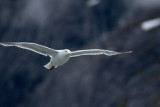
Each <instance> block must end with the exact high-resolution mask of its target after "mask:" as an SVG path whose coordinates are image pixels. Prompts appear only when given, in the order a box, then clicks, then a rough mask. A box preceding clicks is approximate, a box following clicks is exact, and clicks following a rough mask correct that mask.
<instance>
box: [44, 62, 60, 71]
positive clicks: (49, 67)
mask: <svg viewBox="0 0 160 107" xmlns="http://www.w3.org/2000/svg"><path fill="white" fill-rule="evenodd" d="M44 67H45V68H47V69H49V70H50V69H51V68H53V67H54V68H57V66H53V65H52V64H51V62H49V63H48V64H46V65H44Z"/></svg>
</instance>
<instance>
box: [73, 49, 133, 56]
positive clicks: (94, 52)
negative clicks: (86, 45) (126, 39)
mask: <svg viewBox="0 0 160 107" xmlns="http://www.w3.org/2000/svg"><path fill="white" fill-rule="evenodd" d="M131 52H132V51H128V52H115V51H109V50H102V49H88V50H79V51H73V52H71V57H76V56H81V55H101V54H104V55H107V56H112V55H117V54H123V53H131Z"/></svg>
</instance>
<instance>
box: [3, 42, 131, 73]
mask: <svg viewBox="0 0 160 107" xmlns="http://www.w3.org/2000/svg"><path fill="white" fill-rule="evenodd" d="M0 44H1V45H3V46H16V47H19V48H23V49H27V50H31V51H33V52H36V53H39V54H41V55H45V56H50V58H51V59H50V62H49V63H48V64H46V65H44V67H45V68H47V69H50V70H52V69H54V68H56V67H57V66H61V65H63V64H65V63H66V62H67V61H68V60H69V58H70V57H77V56H82V55H101V54H104V55H107V56H112V55H118V54H123V53H131V51H129V52H115V51H109V50H103V49H87V50H78V51H72V52H71V51H70V50H68V49H63V50H54V49H51V48H48V47H45V46H42V45H39V44H35V43H28V42H0Z"/></svg>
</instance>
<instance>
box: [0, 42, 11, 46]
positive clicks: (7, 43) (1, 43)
mask: <svg viewBox="0 0 160 107" xmlns="http://www.w3.org/2000/svg"><path fill="white" fill-rule="evenodd" d="M0 45H3V46H13V45H14V44H13V43H12V42H0Z"/></svg>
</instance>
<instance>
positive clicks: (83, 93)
mask: <svg viewBox="0 0 160 107" xmlns="http://www.w3.org/2000/svg"><path fill="white" fill-rule="evenodd" d="M144 1H145V0H144ZM141 5H142V4H141ZM144 5H145V4H144ZM134 6H135V3H128V2H127V1H126V0H122V1H118V0H101V1H100V3H99V4H97V5H95V6H92V7H87V6H86V1H85V0H76V1H75V0H68V1H66V0H58V1H57V0H46V1H45V0H30V1H25V0H21V1H20V0H1V1H0V41H24V42H35V43H39V44H42V45H46V46H49V47H51V48H54V49H64V48H68V49H71V50H79V49H88V48H102V49H108V50H115V51H130V50H132V51H133V53H131V54H124V55H118V56H112V57H107V56H103V55H102V56H82V57H77V58H71V59H70V61H69V62H68V63H66V64H65V65H63V66H61V67H58V68H56V69H54V71H48V70H46V69H45V68H44V67H43V65H44V64H46V63H47V62H48V61H49V57H44V56H41V55H38V54H35V53H33V52H30V51H26V50H22V49H18V48H14V47H12V48H6V47H2V46H1V47H0V50H1V51H0V107H159V106H160V97H159V96H160V92H159V89H160V63H159V62H160V57H159V55H160V49H159V46H160V42H159V39H160V36H159V35H160V31H159V29H155V30H152V31H150V32H144V31H142V30H141V28H140V24H141V22H142V21H144V20H146V19H149V18H151V17H152V18H153V17H158V16H159V14H158V13H159V9H157V8H156V11H155V10H153V9H155V8H149V9H146V8H140V7H139V8H138V9H140V10H138V9H135V7H134ZM153 6H154V4H153ZM142 7H143V6H142Z"/></svg>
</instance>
